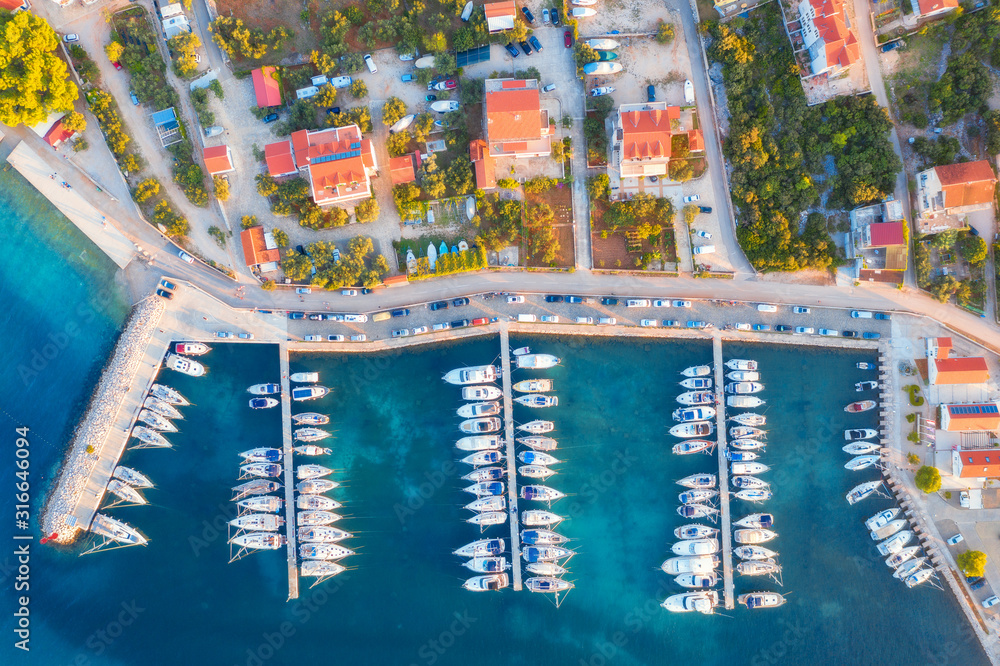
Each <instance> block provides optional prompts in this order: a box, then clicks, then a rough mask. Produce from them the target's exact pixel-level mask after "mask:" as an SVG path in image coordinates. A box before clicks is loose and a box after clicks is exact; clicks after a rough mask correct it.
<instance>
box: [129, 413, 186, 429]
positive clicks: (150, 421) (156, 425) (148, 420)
mask: <svg viewBox="0 0 1000 666" xmlns="http://www.w3.org/2000/svg"><path fill="white" fill-rule="evenodd" d="M136 419H137V420H139V421H142V422H143V423H145V424H146V425H148V426H149V427H150V428H153V429H154V430H161V431H163V432H177V426H175V425H174V424H173V423H171V422H170V421H168V420H167V419H165V418H164V417H163V416H161V415H159V414H157V413H156V412H151V411H149V410H148V409H142V410H140V411H139V416H137V417H136Z"/></svg>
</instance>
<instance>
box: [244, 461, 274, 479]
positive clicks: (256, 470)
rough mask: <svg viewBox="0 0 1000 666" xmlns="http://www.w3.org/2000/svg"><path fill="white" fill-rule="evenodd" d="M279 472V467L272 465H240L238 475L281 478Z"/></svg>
mask: <svg viewBox="0 0 1000 666" xmlns="http://www.w3.org/2000/svg"><path fill="white" fill-rule="evenodd" d="M281 471H282V467H281V465H276V464H274V463H250V464H249V465H240V474H248V475H250V476H261V477H265V478H275V477H278V476H281Z"/></svg>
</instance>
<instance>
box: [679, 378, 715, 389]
mask: <svg viewBox="0 0 1000 666" xmlns="http://www.w3.org/2000/svg"><path fill="white" fill-rule="evenodd" d="M681 388H686V389H688V390H690V391H706V390H708V389H710V388H712V380H711V379H709V378H708V377H688V378H687V379H683V380H681Z"/></svg>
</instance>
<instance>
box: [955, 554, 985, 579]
mask: <svg viewBox="0 0 1000 666" xmlns="http://www.w3.org/2000/svg"><path fill="white" fill-rule="evenodd" d="M955 564H957V565H958V568H959V569H961V570H962V573H964V574H965V575H966V576H970V577H972V578H978V577H980V576H983V575H985V572H986V553H984V552H982V551H979V550H967V551H965V552H964V553H961V554H959V556H958V557H956V558H955Z"/></svg>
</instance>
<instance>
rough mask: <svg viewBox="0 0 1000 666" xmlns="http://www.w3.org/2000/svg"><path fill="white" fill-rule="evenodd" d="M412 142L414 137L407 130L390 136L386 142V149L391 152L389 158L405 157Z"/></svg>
mask: <svg viewBox="0 0 1000 666" xmlns="http://www.w3.org/2000/svg"><path fill="white" fill-rule="evenodd" d="M412 140H413V137H412V136H411V135H410V133H409V132H407V131H406V130H403V131H402V132H394V133H393V134H390V135H389V136H388V138H386V140H385V149H386V150H387V151H388V152H389V157H400V156H401V155H405V154H406V153H407V151H408V149H409V147H410V141H412Z"/></svg>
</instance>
